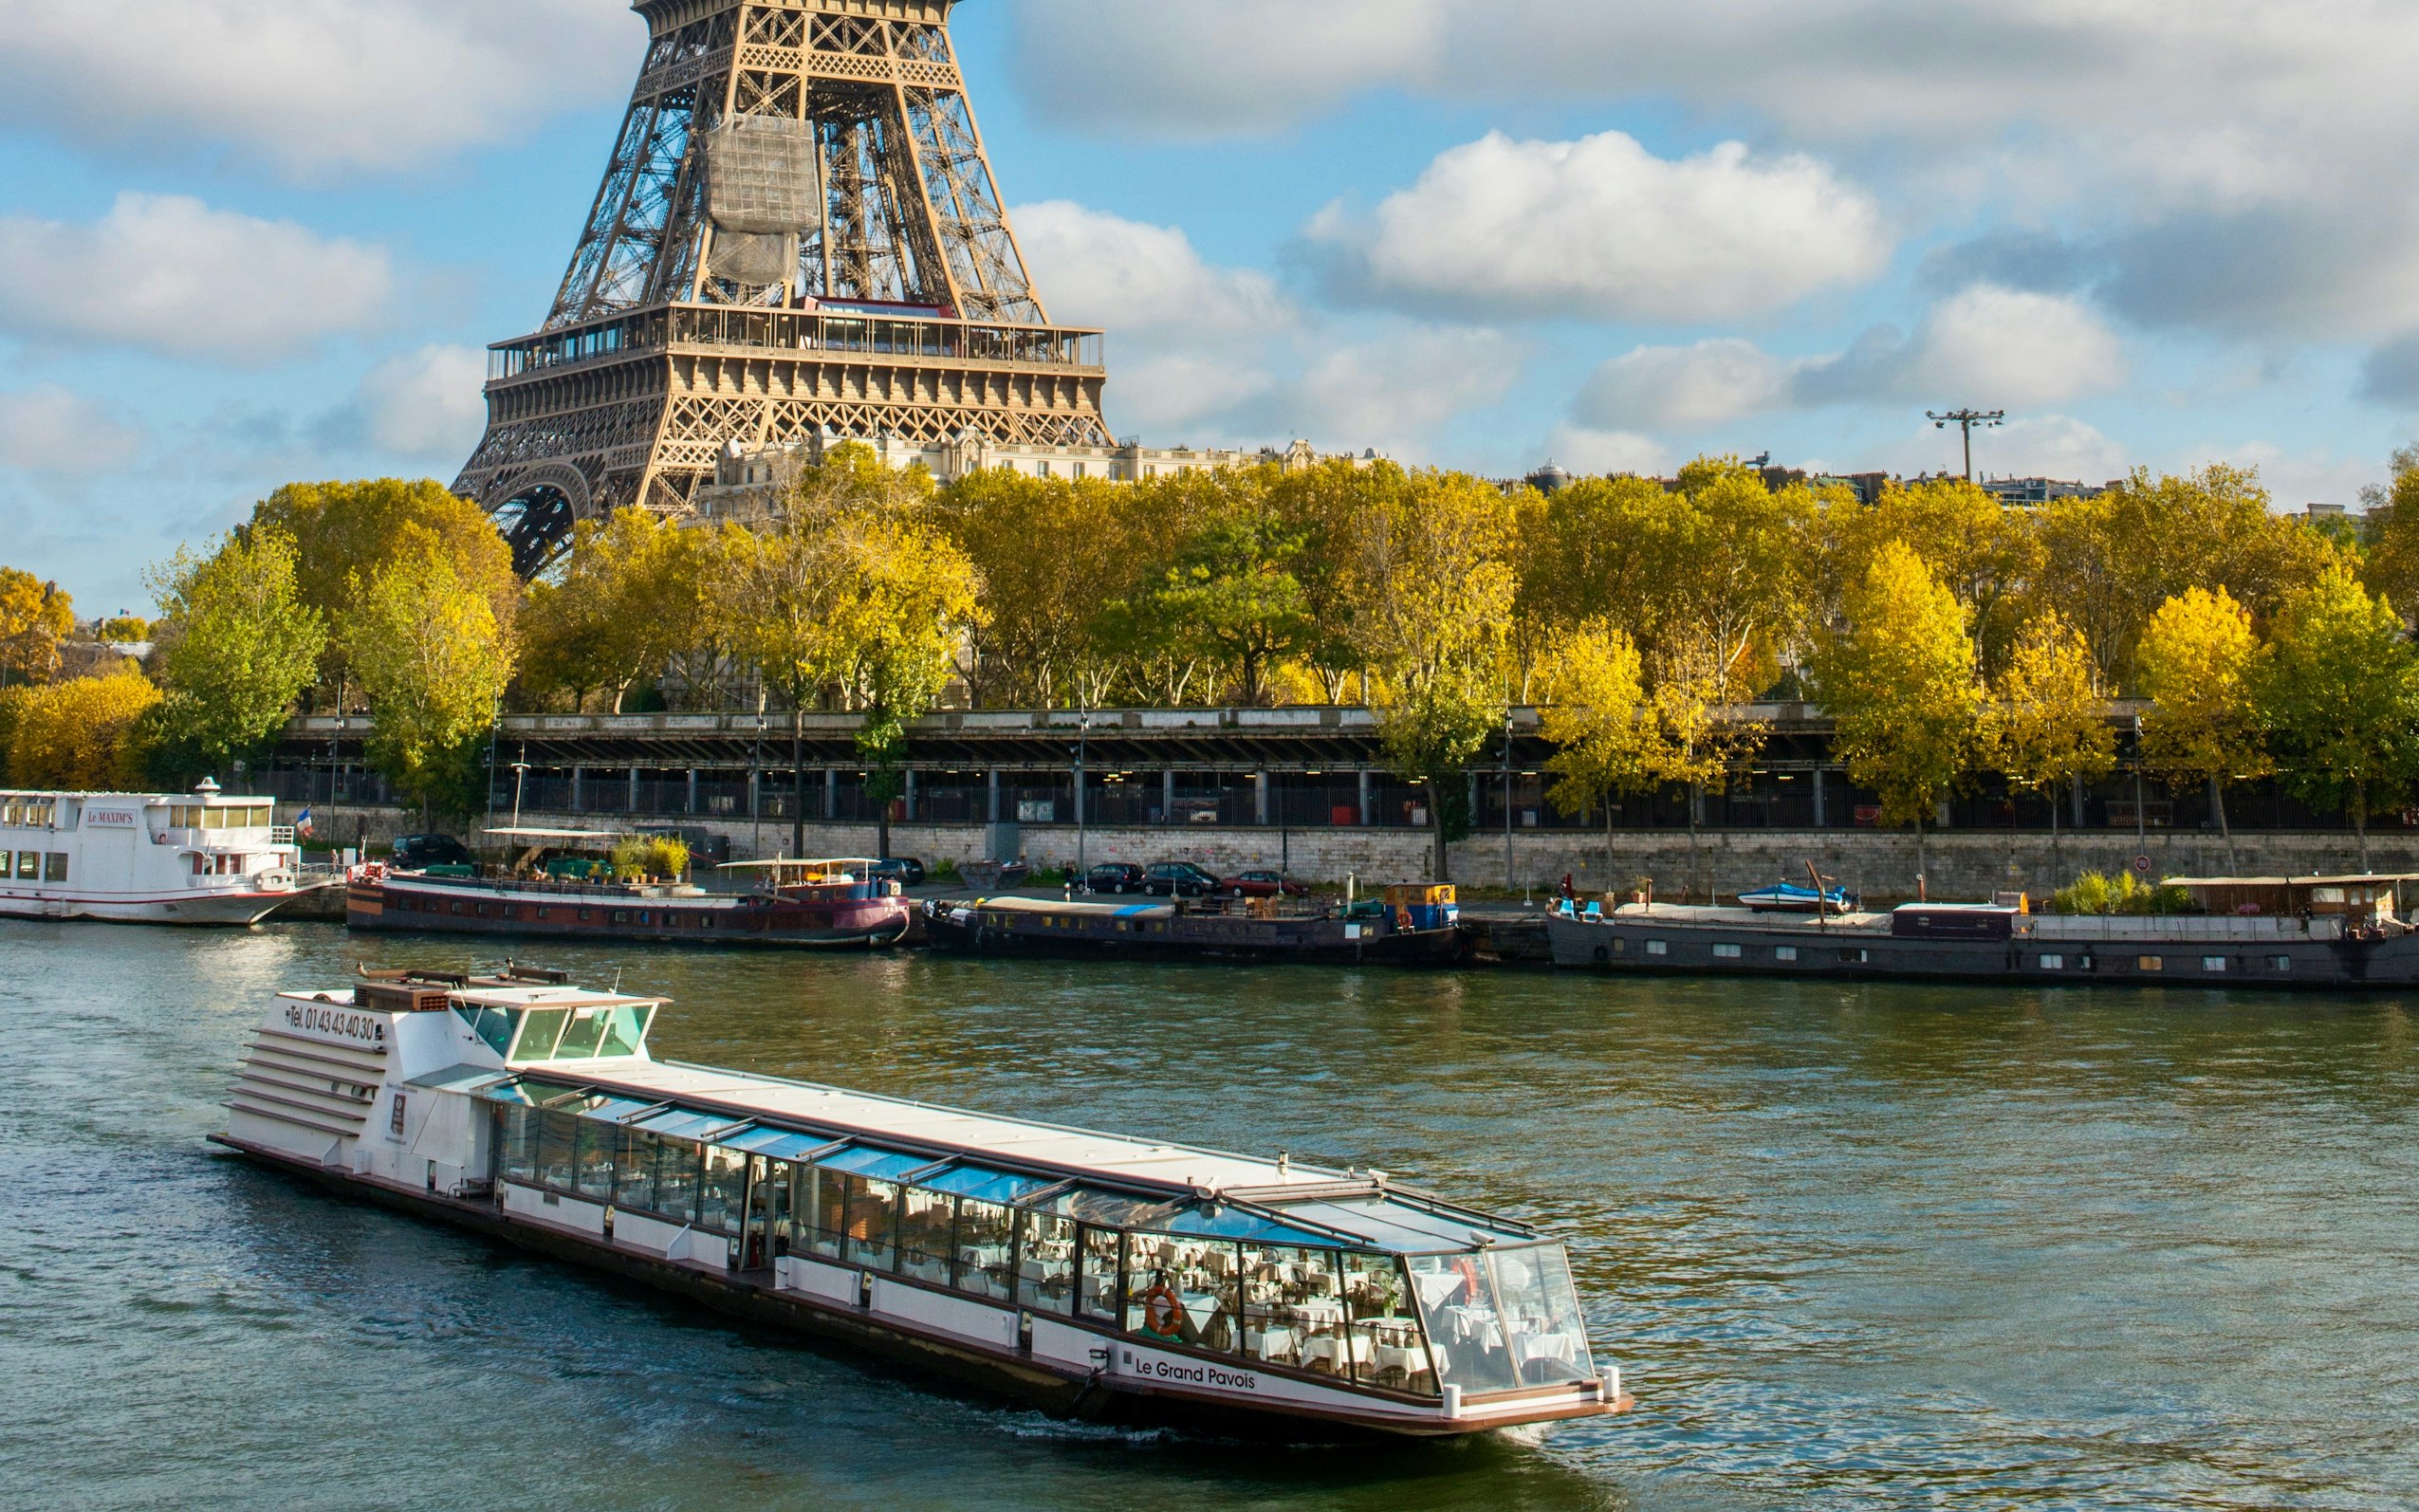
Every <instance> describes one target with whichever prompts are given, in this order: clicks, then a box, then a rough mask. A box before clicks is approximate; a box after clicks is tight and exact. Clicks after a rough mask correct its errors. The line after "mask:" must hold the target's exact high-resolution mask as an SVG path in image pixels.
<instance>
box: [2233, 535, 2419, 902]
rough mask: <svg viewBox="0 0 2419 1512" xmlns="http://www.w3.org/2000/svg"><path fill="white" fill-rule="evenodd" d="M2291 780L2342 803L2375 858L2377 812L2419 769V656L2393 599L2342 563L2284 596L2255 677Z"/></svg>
mask: <svg viewBox="0 0 2419 1512" xmlns="http://www.w3.org/2000/svg"><path fill="white" fill-rule="evenodd" d="M2252 686H2253V688H2254V690H2255V692H2256V696H2257V698H2258V701H2259V707H2260V711H2261V716H2262V722H2263V723H2264V724H2265V725H2266V726H2267V728H2269V729H2270V730H2271V731H2272V732H2273V734H2274V738H2275V740H2276V744H2277V748H2278V754H2279V755H2280V756H2282V757H2285V758H2287V765H2286V766H2285V770H2284V778H2285V783H2286V785H2288V786H2289V787H2291V788H2293V789H2294V790H2295V791H2296V792H2298V793H2299V794H2300V795H2301V796H2302V797H2303V798H2304V799H2305V800H2307V801H2308V802H2312V803H2326V804H2336V803H2340V804H2342V805H2343V806H2345V807H2346V808H2348V809H2349V810H2350V811H2351V814H2352V826H2353V830H2354V833H2355V834H2356V835H2357V836H2358V837H2359V845H2360V865H2361V867H2362V868H2363V869H2364V870H2365V869H2366V868H2367V867H2368V865H2369V816H2370V814H2371V813H2372V812H2373V811H2374V810H2375V809H2377V808H2379V807H2382V806H2384V805H2386V804H2388V803H2390V802H2394V801H2396V800H2398V799H2399V798H2400V797H2401V796H2402V794H2403V793H2404V792H2405V791H2406V790H2407V789H2408V788H2409V786H2410V778H2411V775H2412V773H2413V772H2414V771H2419V656H2415V655H2414V654H2413V653H2412V651H2411V648H2410V641H2409V640H2408V639H2407V638H2405V636H2404V634H2403V625H2402V618H2401V617H2400V616H2398V615H2396V614H2395V613H2394V612H2393V606H2392V605H2391V603H2389V602H2387V601H2386V600H2385V599H2379V598H2375V597H2373V596H2372V595H2371V594H2370V593H2369V591H2368V590H2367V589H2366V588H2363V587H2362V586H2361V585H2360V583H2359V581H2358V580H2356V579H2354V577H2353V576H2352V574H2351V572H2350V571H2348V570H2347V569H2344V568H2341V567H2337V568H2336V569H2334V570H2333V571H2330V572H2328V573H2327V574H2326V575H2325V576H2323V577H2321V578H2320V579H2319V580H2318V581H2317V582H2315V583H2313V584H2311V585H2310V586H2309V587H2307V588H2304V589H2302V590H2301V591H2300V592H2299V593H2296V594H2294V595H2293V596H2292V597H2291V598H2289V599H2285V601H2284V605H2283V607H2282V608H2281V609H2279V610H2278V611H2277V617H2276V621H2275V628H2274V631H2273V633H2272V634H2271V636H2270V637H2269V646H2268V652H2267V655H2264V656H2262V658H2260V660H2259V662H2258V663H2257V670H2256V671H2255V673H2254V674H2253V677H2252Z"/></svg>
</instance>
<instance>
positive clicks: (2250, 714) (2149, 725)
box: [2135, 588, 2274, 868]
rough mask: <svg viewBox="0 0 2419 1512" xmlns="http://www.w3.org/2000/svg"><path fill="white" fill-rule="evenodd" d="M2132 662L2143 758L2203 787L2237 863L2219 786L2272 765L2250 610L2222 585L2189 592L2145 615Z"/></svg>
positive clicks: (2229, 860)
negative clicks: (2146, 702) (2143, 701)
mask: <svg viewBox="0 0 2419 1512" xmlns="http://www.w3.org/2000/svg"><path fill="white" fill-rule="evenodd" d="M2135 659H2136V662H2137V664H2138V666H2139V668H2140V673H2139V675H2140V679H2141V688H2142V694H2143V696H2144V697H2146V698H2148V699H2150V700H2151V707H2150V709H2149V710H2148V711H2147V712H2146V713H2144V714H2143V716H2142V756H2143V759H2144V761H2145V762H2146V763H2147V764H2148V765H2150V766H2151V768H2152V769H2153V770H2156V771H2158V772H2160V773H2162V774H2164V775H2165V776H2166V777H2167V778H2168V779H2169V780H2170V782H2173V783H2177V784H2183V783H2198V784H2204V785H2206V786H2207V788H2208V793H2209V803H2210V806H2211V807H2212V808H2214V809H2215V810H2216V812H2217V821H2218V833H2219V834H2220V835H2222V836H2224V837H2225V856H2226V865H2227V866H2228V867H2229V868H2233V867H2236V866H2239V864H2240V863H2239V862H2238V861H2237V860H2236V858H2235V854H2234V830H2233V827H2232V826H2231V825H2230V824H2229V823H2228V822H2227V821H2226V817H2225V789H2226V784H2229V783H2233V782H2239V781H2241V780H2243V779H2244V778H2251V777H2264V776H2266V775H2267V774H2268V773H2269V772H2270V771H2272V770H2274V765H2273V764H2272V763H2271V762H2270V761H2269V759H2268V749H2267V736H2266V732H2265V731H2264V730H2262V728H2261V725H2260V710H2259V703H2258V700H2257V698H2256V697H2255V696H2254V689H2253V677H2254V673H2256V672H2257V670H2258V667H2259V660H2260V637H2259V636H2257V635H2255V634H2253V633H2252V629H2251V615H2250V612H2249V611H2248V610H2246V609H2244V607H2243V606H2242V605H2241V604H2239V603H2236V602H2235V601H2234V596H2233V595H2232V594H2229V593H2227V592H2226V591H2225V589H2224V588H2220V589H2218V590H2217V591H2216V592H2215V593H2211V592H2209V591H2208V590H2207V589H2204V588H2192V589H2188V590H2187V591H2186V592H2185V593H2183V594H2182V595H2181V596H2179V597H2177V598H2173V599H2169V600H2168V601H2167V602H2166V603H2164V604H2161V605H2160V606H2159V612H2158V613H2157V614H2155V615H2153V616H2151V623H2150V628H2149V629H2147V630H2145V631H2144V632H2143V633H2142V644H2141V649H2140V651H2139V652H2138V653H2136V656H2135Z"/></svg>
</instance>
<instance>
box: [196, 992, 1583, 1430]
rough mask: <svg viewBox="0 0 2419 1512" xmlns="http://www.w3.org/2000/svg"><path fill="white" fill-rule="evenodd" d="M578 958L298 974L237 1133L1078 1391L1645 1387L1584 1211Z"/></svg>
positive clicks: (391, 1194)
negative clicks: (1102, 1110) (846, 1030)
mask: <svg viewBox="0 0 2419 1512" xmlns="http://www.w3.org/2000/svg"><path fill="white" fill-rule="evenodd" d="M662 1006H663V1002H662V1000H660V999H656V998H646V997H633V996H622V995H619V994H614V993H601V992H589V991H583V990H581V989H579V988H577V987H575V986H569V985H566V984H565V983H563V981H562V980H561V979H560V978H559V977H555V976H552V975H551V974H531V973H520V972H514V973H508V974H505V975H501V976H496V977H490V978H484V979H467V980H466V979H463V978H459V977H452V978H447V977H416V978H415V977H408V976H394V977H383V978H380V979H378V980H363V981H360V982H359V983H357V984H355V985H353V986H346V987H339V988H333V989H330V990H324V991H296V992H287V993H283V994H280V995H279V996H278V997H277V998H276V999H275V1000H274V1001H273V1002H272V1003H271V1004H270V1005H268V1009H267V1011H266V1013H265V1014H264V1016H263V1018H262V1019H261V1021H260V1023H259V1025H258V1027H257V1028H256V1030H255V1031H254V1034H253V1037H252V1039H251V1042H250V1043H249V1045H248V1046H247V1047H246V1049H245V1051H244V1055H243V1061H242V1066H241V1071H240V1074H239V1076H238V1078H237V1079H236V1081H235V1083H234V1085H233V1088H232V1090H231V1094H230V1096H229V1097H228V1100H227V1104H226V1106H227V1108H228V1109H229V1115H228V1122H227V1127H226V1131H225V1133H224V1134H217V1135H213V1136H212V1138H213V1140H214V1142H216V1143H217V1144H220V1145H222V1146H224V1147H226V1148H228V1149H231V1150H233V1151H236V1152H240V1153H242V1154H244V1155H246V1156H249V1157H250V1158H252V1159H254V1160H257V1161H260V1162H263V1163H265V1164H267V1165H269V1166H273V1167H276V1168H278V1169H280V1170H283V1171H289V1172H293V1173H295V1174H298V1175H300V1176H304V1177H307V1178H309V1179H310V1180H312V1181H315V1182H317V1183H319V1184H321V1185H323V1186H324V1187H326V1188H329V1189H333V1190H335V1191H338V1192H341V1193H344V1194H347V1195H350V1196H353V1197H357V1198H361V1199H366V1200H369V1201H373V1202H377V1203H379V1204H383V1205H385V1206H388V1207H391V1208H399V1209H403V1210H405V1211H409V1212H412V1213H415V1214H418V1215H421V1216H424V1217H427V1218H431V1219H435V1220H440V1221H443V1222H447V1223H451V1224H455V1225H458V1226H463V1227H466V1228H469V1229H472V1230H475V1231H477V1232H479V1233H482V1234H486V1235H489V1236H492V1237H493V1238H496V1239H498V1240H501V1241H504V1242H507V1243H509V1244H513V1245H521V1246H524V1247H526V1248H528V1249H531V1250H536V1251H540V1252H544V1253H546V1254H548V1255H552V1256H556V1257H559V1258H561V1259H563V1260H566V1261H570V1262H576V1263H582V1264H584V1265H588V1266H591V1267H595V1268H597V1269H600V1270H604V1271H609V1272H613V1273H616V1274H619V1275H620V1276H623V1277H626V1278H630V1279H632V1280H636V1281H638V1282H645V1283H648V1284H650V1285H654V1286H656V1287H659V1288H663V1289H666V1290H669V1291H673V1292H676V1293H680V1294H683V1295H685V1296H688V1297H690V1298H692V1299H694V1300H698V1301H701V1302H703V1303H705V1304H707V1305H709V1306H711V1307H713V1308H716V1309H719V1310H721V1311H723V1312H725V1313H727V1314H730V1315H733V1316H735V1317H738V1318H744V1319H747V1320H748V1321H751V1322H755V1323H762V1324H766V1325H770V1326H775V1327H779V1328H782V1329H785V1330H789V1331H794V1332H796V1333H799V1334H802V1335H805V1336H809V1337H816V1338H819V1339H822V1340H825V1341H828V1342H831V1343H835V1344H837V1345H840V1346H843V1347H846V1348H848V1349H850V1350H854V1351H857V1352H860V1353H863V1354H867V1355H876V1356H880V1357H883V1358H886V1359H889V1360H891V1361H895V1362H907V1363H910V1364H913V1365H915V1366H918V1367H922V1368H925V1369H929V1370H931V1371H933V1372H935V1373H937V1374H942V1375H945V1376H948V1377H950V1378H951V1379H954V1380H956V1381H959V1382H961V1383H964V1384H967V1385H970V1386H973V1387H976V1388H979V1389H981V1390H984V1391H986V1392H991V1393H995V1394H998V1395H1003V1396H1006V1397H1009V1398H1012V1399H1015V1400H1019V1401H1022V1402H1025V1403H1028V1404H1031V1405H1033V1406H1037V1407H1040V1408H1042V1409H1043V1410H1045V1411H1050V1412H1053V1413H1056V1414H1061V1415H1064V1416H1068V1417H1077V1418H1084V1419H1090V1420H1098V1421H1104V1422H1110V1423H1117V1424H1173V1425H1177V1426H1191V1427H1201V1428H1209V1429H1217V1430H1220V1431H1234V1430H1238V1429H1241V1430H1246V1431H1256V1432H1264V1433H1270V1434H1274V1435H1277V1436H1280V1437H1283V1438H1286V1439H1300V1438H1301V1437H1302V1436H1303V1435H1304V1434H1305V1433H1309V1434H1312V1435H1315V1436H1324V1435H1328V1434H1340V1435H1343V1436H1360V1435H1364V1434H1376V1435H1394V1436H1411V1437H1452V1436H1460V1435H1467V1434H1471V1433H1477V1432H1483V1431H1487V1430H1492V1429H1507V1428H1514V1427H1520V1426H1524V1425H1534V1424H1545V1423H1553V1422H1558V1421H1560V1420H1564V1419H1572V1418H1588V1417H1598V1416H1602V1415H1605V1414H1608V1413H1613V1412H1617V1411H1622V1410H1624V1409H1625V1408H1627V1407H1628V1406H1629V1405H1630V1404H1629V1399H1628V1398H1627V1397H1625V1396H1624V1395H1623V1394H1622V1392H1621V1390H1620V1377H1619V1373H1618V1372H1617V1371H1616V1370H1612V1369H1605V1370H1603V1371H1601V1372H1600V1373H1599V1370H1598V1367H1597V1364H1596V1363H1595V1360H1594V1358H1593V1355H1592V1354H1591V1352H1590V1348H1589V1344H1588V1339H1587V1334H1586V1327H1585V1321H1584V1318H1583V1316H1582V1313H1581V1309H1580V1304H1579V1295H1578V1293H1577V1291H1576V1289H1575V1288H1574V1286H1573V1283H1572V1280H1571V1273H1570V1266H1569V1263H1568V1261H1567V1259H1566V1257H1565V1254H1564V1251H1563V1248H1562V1246H1561V1245H1560V1244H1559V1243H1557V1242H1555V1241H1554V1240H1553V1239H1551V1238H1550V1237H1548V1236H1546V1235H1543V1234H1542V1233H1540V1232H1539V1231H1538V1230H1536V1229H1535V1228H1534V1227H1532V1226H1529V1225H1527V1224H1524V1223H1521V1222H1518V1221H1515V1220H1512V1219H1509V1218H1505V1217H1501V1216H1496V1215H1492V1214H1488V1213H1485V1212H1481V1211H1479V1210H1477V1209H1474V1208H1468V1207H1466V1206H1463V1205H1461V1204H1458V1203H1455V1202H1452V1201H1450V1200H1448V1199H1446V1198H1444V1197H1440V1196H1436V1195H1433V1194H1431V1193H1428V1192H1425V1191H1420V1190H1417V1189H1413V1188H1411V1187H1408V1186H1405V1185H1403V1184H1401V1183H1399V1182H1396V1181H1394V1179H1392V1178H1391V1177H1389V1176H1387V1175H1385V1174H1384V1173H1382V1172H1379V1171H1334V1170H1323V1169H1319V1168H1316V1167H1312V1166H1308V1165H1303V1164H1300V1163H1297V1162H1294V1161H1292V1160H1290V1159H1289V1158H1288V1157H1286V1156H1284V1155H1279V1156H1278V1157H1277V1158H1275V1159H1274V1160H1264V1159H1255V1158H1250V1157H1246V1156H1241V1155H1232V1154H1226V1153H1222V1152H1216V1151H1210V1150H1204V1149H1199V1148H1195V1147H1192V1146H1189V1145H1179V1144H1170V1143H1165V1142H1159V1141H1154V1140H1147V1139H1136V1138H1128V1137H1122V1136H1119V1135H1116V1134H1097V1133H1092V1132H1089V1131H1085V1130H1080V1129H1071V1128H1064V1127H1061V1126H1058V1125H1053V1124H1044V1123H1036V1122H1031V1121H1027V1120H1024V1119H1018V1118H1009V1117H1001V1116H991V1115H986V1114H978V1113H969V1112H964V1111H960V1110H957V1109H952V1108H945V1107H935V1106H933V1105H930V1104H925V1103H920V1102H910V1101H903V1100H899V1099H896V1098H891V1097H876V1096H872V1095H869V1094H865V1093H860V1092H852V1091H847V1090H845V1089H842V1088H838V1087H829V1086H821V1085H815V1084H811V1083H806V1082H801V1081H792V1080H785V1079H776V1078H771V1077H763V1076H752V1075H748V1074H745V1073H741V1072H735V1071H723V1070H715V1069H712V1068H710V1067H705V1066H696V1065H686V1064H681V1063H678V1062H669V1061H659V1060H655V1059H654V1058H653V1057H652V1056H651V1054H650V1053H649V1050H648V1044H647V1041H648V1034H649V1031H650V1029H651V1027H652V1026H653V1024H654V1023H655V1019H656V1013H657V1012H658V1010H659V1009H660V1008H661V1007H662Z"/></svg>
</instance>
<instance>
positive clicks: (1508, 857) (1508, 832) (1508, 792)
mask: <svg viewBox="0 0 2419 1512" xmlns="http://www.w3.org/2000/svg"><path fill="white" fill-rule="evenodd" d="M1511 890H1512V711H1511V710H1509V709H1506V710H1504V891H1505V892H1506V893H1509V892H1510V891H1511Z"/></svg>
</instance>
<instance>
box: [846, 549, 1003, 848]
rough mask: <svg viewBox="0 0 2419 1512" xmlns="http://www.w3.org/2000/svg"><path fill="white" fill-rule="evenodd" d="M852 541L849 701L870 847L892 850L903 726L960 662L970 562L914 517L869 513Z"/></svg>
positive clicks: (971, 597)
mask: <svg viewBox="0 0 2419 1512" xmlns="http://www.w3.org/2000/svg"><path fill="white" fill-rule="evenodd" d="M858 550H859V553H860V558H859V560H860V562H862V563H863V568H864V570H863V573H862V576H861V578H860V581H859V593H860V594H861V595H862V597H863V605H862V609H861V612H860V613H859V615H858V616H856V617H854V618H855V619H856V623H857V624H858V626H859V639H858V642H857V644H856V645H855V646H854V647H853V648H851V650H852V655H853V657H854V662H855V666H854V673H853V677H852V679H851V681H852V684H853V687H852V689H851V691H852V693H853V698H852V702H853V703H854V704H855V706H856V708H857V709H858V710H859V712H860V713H861V714H862V716H863V722H862V723H861V724H860V725H859V727H858V732H857V754H858V756H859V759H860V760H862V761H863V762H864V763H865V765H866V769H867V774H868V776H867V783H866V786H867V789H868V794H869V796H870V797H872V798H873V799H874V801H875V803H876V806H877V813H878V814H879V819H878V821H877V823H878V830H877V836H878V845H879V849H878V852H877V854H878V855H880V856H881V857H883V858H884V859H888V858H889V857H890V854H891V802H892V801H893V800H895V799H896V798H897V797H898V796H899V794H900V792H901V791H903V789H904V785H905V784H904V777H903V772H904V769H905V765H906V757H907V727H908V726H909V725H911V724H913V723H914V722H915V721H916V720H918V719H921V718H922V717H923V716H924V715H926V714H928V713H930V712H932V710H933V709H934V708H935V707H936V706H937V705H938V704H939V702H940V698H941V693H942V691H944V690H946V689H947V688H948V687H949V685H950V681H951V677H952V676H953V675H954V673H955V672H956V668H957V647H958V642H959V640H960V638H961V636H962V635H963V634H964V632H965V630H966V628H967V627H968V626H969V625H971V624H972V623H974V622H975V619H976V617H977V614H978V609H977V605H976V601H975V578H974V566H973V563H971V562H969V561H967V559H966V555H965V553H964V552H961V551H959V550H958V549H957V547H956V546H955V545H954V544H951V542H950V540H949V539H948V538H947V537H946V536H944V535H942V534H941V533H940V532H939V531H938V530H936V529H934V528H933V526H932V525H931V524H930V523H929V522H927V521H925V520H921V519H915V518H899V517H893V518H887V519H881V518H877V519H875V520H872V521H869V522H866V535H865V538H864V539H863V540H862V541H861V542H860V543H859V546H858Z"/></svg>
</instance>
